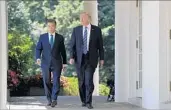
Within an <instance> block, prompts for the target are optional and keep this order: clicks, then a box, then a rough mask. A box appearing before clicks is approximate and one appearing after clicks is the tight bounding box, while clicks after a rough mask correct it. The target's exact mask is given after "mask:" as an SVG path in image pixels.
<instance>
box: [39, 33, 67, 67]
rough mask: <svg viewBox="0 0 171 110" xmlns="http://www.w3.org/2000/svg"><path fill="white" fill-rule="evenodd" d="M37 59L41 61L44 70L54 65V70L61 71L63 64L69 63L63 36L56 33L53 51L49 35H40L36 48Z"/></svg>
mask: <svg viewBox="0 0 171 110" xmlns="http://www.w3.org/2000/svg"><path fill="white" fill-rule="evenodd" d="M36 59H41V67H42V68H49V67H50V66H51V65H52V66H53V67H54V69H61V68H62V64H66V63H67V60H66V50H65V45H64V38H63V36H62V35H60V34H57V33H55V41H54V44H53V47H52V49H51V46H50V43H49V36H48V33H45V34H42V35H40V38H39V41H38V43H37V46H36Z"/></svg>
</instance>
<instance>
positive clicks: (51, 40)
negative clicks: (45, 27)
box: [50, 35, 53, 49]
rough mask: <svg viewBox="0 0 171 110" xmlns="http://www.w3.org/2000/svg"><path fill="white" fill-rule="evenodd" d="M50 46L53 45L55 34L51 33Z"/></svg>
mask: <svg viewBox="0 0 171 110" xmlns="http://www.w3.org/2000/svg"><path fill="white" fill-rule="evenodd" d="M50 46H51V49H52V47H53V35H50Z"/></svg>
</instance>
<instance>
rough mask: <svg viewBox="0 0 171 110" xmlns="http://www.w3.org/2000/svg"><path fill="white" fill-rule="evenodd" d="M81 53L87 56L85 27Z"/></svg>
mask: <svg viewBox="0 0 171 110" xmlns="http://www.w3.org/2000/svg"><path fill="white" fill-rule="evenodd" d="M83 53H84V54H87V27H85V28H84V36H83Z"/></svg>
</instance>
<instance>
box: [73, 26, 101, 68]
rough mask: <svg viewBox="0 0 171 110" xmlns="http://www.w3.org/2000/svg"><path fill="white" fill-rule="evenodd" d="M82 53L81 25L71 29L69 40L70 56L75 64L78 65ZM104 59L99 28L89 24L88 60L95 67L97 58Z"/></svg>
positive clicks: (79, 64)
mask: <svg viewBox="0 0 171 110" xmlns="http://www.w3.org/2000/svg"><path fill="white" fill-rule="evenodd" d="M82 55H83V26H78V27H75V28H74V29H73V33H72V36H71V41H70V58H74V59H75V62H76V66H77V67H80V66H81V62H82ZM99 57H100V60H104V48H103V39H102V32H101V29H100V28H99V27H97V26H94V25H91V31H90V42H89V62H90V65H92V66H93V67H95V68H96V67H97V63H98V59H99Z"/></svg>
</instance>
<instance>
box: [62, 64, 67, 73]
mask: <svg viewBox="0 0 171 110" xmlns="http://www.w3.org/2000/svg"><path fill="white" fill-rule="evenodd" d="M66 67H67V65H66V64H63V65H62V71H63V72H64V71H65V70H66Z"/></svg>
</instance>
